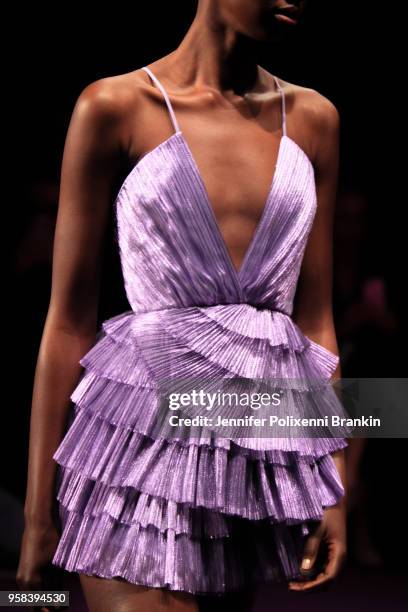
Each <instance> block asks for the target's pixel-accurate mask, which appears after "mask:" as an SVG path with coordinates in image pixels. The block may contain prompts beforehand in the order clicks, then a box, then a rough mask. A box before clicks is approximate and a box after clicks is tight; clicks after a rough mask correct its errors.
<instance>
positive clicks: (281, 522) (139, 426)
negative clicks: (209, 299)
mask: <svg viewBox="0 0 408 612" xmlns="http://www.w3.org/2000/svg"><path fill="white" fill-rule="evenodd" d="M337 361H338V357H337V356H336V355H334V354H333V353H331V352H330V351H328V350H327V349H325V348H323V347H322V346H320V345H318V344H316V343H315V342H313V341H311V340H310V339H309V338H307V337H306V336H305V335H303V334H302V332H301V330H300V329H299V328H298V327H297V326H296V325H295V323H294V322H293V321H292V320H291V319H290V317H289V316H287V315H285V314H283V313H279V312H273V311H268V310H265V311H259V310H257V309H255V308H254V307H252V306H249V305H246V304H236V305H235V304H233V305H220V306H214V307H207V308H204V307H203V308H201V307H189V308H180V309H172V310H163V311H156V312H149V313H139V314H137V313H134V312H132V311H130V312H127V313H123V314H121V315H117V316H116V317H113V318H111V319H109V320H107V321H105V322H104V324H103V334H102V336H101V337H100V338H99V339H98V341H97V342H96V344H95V345H94V346H93V347H92V348H91V349H90V350H89V351H88V353H87V354H86V355H84V357H83V358H82V359H81V364H82V365H83V366H84V368H85V370H84V372H83V375H82V377H81V379H80V381H79V382H78V385H77V386H76V388H75V390H74V391H73V393H72V395H71V399H72V402H73V407H74V411H73V416H74V418H73V421H72V423H71V425H70V427H69V429H68V432H67V433H66V435H65V437H64V439H63V440H62V442H61V444H60V446H59V448H58V449H57V451H56V453H55V455H54V458H55V460H56V461H57V462H58V463H59V464H60V472H59V475H60V480H59V489H58V500H59V503H60V513H61V520H62V527H63V530H62V534H61V539H60V542H59V545H58V548H57V550H56V553H55V556H54V559H53V563H54V564H55V565H59V566H61V567H64V568H65V569H67V570H68V571H76V572H80V573H85V574H92V575H98V576H102V577H106V578H109V577H115V576H120V577H123V578H124V579H126V580H128V581H130V582H133V583H136V584H142V585H146V586H152V587H164V588H170V589H173V590H182V591H187V592H191V593H222V592H226V591H231V590H235V589H239V588H241V587H242V586H244V585H245V584H247V583H248V582H252V581H262V580H276V581H278V580H287V579H291V578H295V577H296V576H298V575H299V558H300V555H301V550H302V545H303V541H304V538H305V537H306V536H307V534H308V532H309V527H310V525H309V522H310V521H316V520H319V519H321V517H322V514H323V511H324V508H325V507H328V506H331V505H333V504H335V503H337V502H338V501H339V499H340V498H341V497H342V495H343V493H344V491H343V487H342V484H341V481H340V478H339V475H338V473H337V470H336V466H335V463H334V461H333V458H332V457H331V455H330V453H332V452H333V451H335V450H337V449H340V448H344V447H345V446H346V441H345V440H344V438H291V439H286V438H273V439H272V438H256V437H251V436H249V437H246V438H245V439H240V438H234V439H227V438H211V439H209V438H208V437H205V436H203V437H191V438H188V437H185V438H183V439H165V438H162V437H158V436H157V435H156V436H155V433H154V432H155V420H156V419H155V417H156V416H157V410H158V385H157V381H160V380H162V379H163V378H166V377H172V376H178V375H181V374H182V376H183V377H184V376H191V377H194V376H196V375H197V376H199V377H202V376H205V377H208V378H210V379H211V378H212V379H214V380H216V379H218V380H227V379H229V378H230V379H231V378H234V377H237V376H238V377H244V378H249V379H252V378H268V377H269V378H276V377H277V378H282V379H287V378H291V379H292V378H293V379H299V380H302V381H303V382H304V383H305V384H306V388H305V389H297V390H296V391H295V392H294V395H296V394H299V395H296V397H297V400H296V405H299V398H301V397H303V396H302V393H303V392H306V391H307V381H308V380H311V381H312V380H326V381H327V380H328V379H329V378H330V376H331V374H332V372H333V371H334V369H335V367H336V365H337ZM318 408H319V407H318V406H317V410H318ZM333 409H335V406H334V407H333Z"/></svg>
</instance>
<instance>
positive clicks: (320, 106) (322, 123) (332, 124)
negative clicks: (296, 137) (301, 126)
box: [297, 86, 340, 134]
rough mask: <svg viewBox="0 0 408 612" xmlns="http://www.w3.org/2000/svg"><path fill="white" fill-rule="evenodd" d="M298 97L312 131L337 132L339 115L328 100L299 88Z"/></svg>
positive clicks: (316, 93)
mask: <svg viewBox="0 0 408 612" xmlns="http://www.w3.org/2000/svg"><path fill="white" fill-rule="evenodd" d="M297 88H299V86H297ZM298 96H299V99H301V100H302V106H303V108H304V111H305V112H306V113H307V118H308V120H309V121H310V122H311V124H312V127H313V128H314V129H316V130H318V131H319V132H323V133H325V134H329V133H335V132H337V131H338V129H339V127H340V113H339V111H338V109H337V107H336V106H335V104H334V103H333V102H332V101H331V100H330V99H329V98H327V97H326V96H324V95H323V94H321V93H320V92H318V91H316V90H315V89H311V88H308V87H300V88H299V92H298Z"/></svg>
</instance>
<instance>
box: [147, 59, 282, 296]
mask: <svg viewBox="0 0 408 612" xmlns="http://www.w3.org/2000/svg"><path fill="white" fill-rule="evenodd" d="M142 70H144V71H145V72H146V73H147V74H148V75H149V76H150V78H151V80H152V81H153V82H154V83H155V84H156V86H157V87H158V88H159V90H160V91H161V93H162V95H163V98H164V100H165V102H166V106H167V109H168V111H169V115H170V119H171V122H172V124H173V127H174V130H175V131H174V133H173V134H172V136H170V137H169V138H167V140H165V141H164V142H163V143H162V145H163V146H164V145H165V144H166V143H170V142H171V141H172V140H173V138H179V139H180V142H181V143H182V145H183V147H184V151H185V152H186V154H187V158H188V160H189V167H190V168H191V169H192V171H193V173H194V177H195V180H196V184H197V186H198V187H199V188H200V191H201V194H202V197H201V198H198V200H199V203H200V205H201V206H204V208H205V210H204V213H205V215H206V216H207V218H208V220H209V222H210V223H211V225H212V227H213V230H214V233H215V234H216V236H217V239H218V240H217V242H218V246H219V248H220V250H221V251H222V255H223V258H224V261H225V263H226V265H227V266H228V268H229V269H230V272H231V275H232V278H233V279H234V281H235V284H236V286H237V287H238V288H241V287H242V278H243V275H244V272H245V271H246V269H247V266H248V263H249V261H250V256H251V254H252V252H253V249H254V248H255V245H256V242H257V240H258V239H259V238H260V235H261V232H262V230H263V227H264V226H265V223H266V220H267V217H268V214H269V209H270V207H271V205H272V202H273V193H274V190H275V185H276V183H277V179H278V176H279V171H280V166H281V157H282V152H283V148H284V145H285V142H286V141H287V140H290V138H289V137H288V136H287V134H286V111H285V93H284V91H283V89H282V87H281V85H280V83H279V81H278V79H277V77H275V75H272V77H273V80H274V82H275V86H276V89H277V90H278V91H279V94H280V97H281V104H282V110H281V112H282V135H281V138H280V140H279V145H278V153H277V158H276V163H275V168H274V172H273V175H272V178H271V180H270V183H269V187H268V192H267V195H266V200H265V202H264V205H263V208H262V212H261V216H260V218H259V221H258V223H257V224H256V227H255V229H254V232H253V234H252V237H251V239H250V241H249V244H248V246H247V248H246V250H245V253H244V256H243V259H242V261H241V264H240V266H239V267H238V268H236V267H235V265H234V263H233V261H232V257H231V253H230V251H229V248H228V246H227V243H226V241H225V238H224V236H223V234H222V232H221V229H220V226H219V223H218V221H217V218H216V215H215V210H214V206H213V204H212V202H211V199H210V197H209V192H208V189H207V187H206V184H205V182H204V179H203V176H202V174H201V171H200V168H199V166H198V164H197V162H196V160H195V157H194V154H193V152H192V150H191V148H190V145H189V144H188V142H187V140H186V138H185V136H184V134H183V131H182V130H181V129H180V126H179V123H178V121H177V117H176V114H175V112H174V110H173V106H172V104H171V102H170V98H169V96H168V94H167V91H166V89H165V88H164V86H163V85H162V83H161V82H160V81H159V79H158V78H157V77H156V75H155V74H154V73H153V72H152V70H151V69H150V68H149V67H148V66H143V67H142ZM160 146H161V145H158V146H157V147H155V149H153V151H151V153H153V152H154V151H156V150H158V149H159V148H160ZM148 155H149V153H147V154H146V155H144V156H143V157H142V159H141V160H139V162H138V163H137V164H136V165H137V166H138V165H139V163H140V161H142V160H143V159H145V158H146V157H147V156H148Z"/></svg>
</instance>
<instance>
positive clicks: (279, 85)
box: [272, 74, 286, 136]
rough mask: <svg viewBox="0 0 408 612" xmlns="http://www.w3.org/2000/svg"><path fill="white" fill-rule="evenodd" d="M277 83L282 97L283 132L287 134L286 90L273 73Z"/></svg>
mask: <svg viewBox="0 0 408 612" xmlns="http://www.w3.org/2000/svg"><path fill="white" fill-rule="evenodd" d="M272 76H273V78H274V81H275V84H276V87H277V88H278V90H279V93H280V95H281V99H282V134H283V135H284V136H286V106H285V92H284V90H283V87H282V86H281V84H280V83H279V81H278V79H277V78H276V76H275V75H274V74H273V75H272Z"/></svg>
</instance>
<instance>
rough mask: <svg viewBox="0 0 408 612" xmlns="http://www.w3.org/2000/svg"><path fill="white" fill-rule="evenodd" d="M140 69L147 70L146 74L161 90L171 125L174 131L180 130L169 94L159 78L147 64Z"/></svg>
mask: <svg viewBox="0 0 408 612" xmlns="http://www.w3.org/2000/svg"><path fill="white" fill-rule="evenodd" d="M142 70H144V71H145V72H147V74H148V75H149V76H150V78H151V79H152V80H153V81H154V83H156V85H157V87H158V88H159V89H160V91H161V92H162V94H163V98H164V101H165V102H166V105H167V108H168V111H169V114H170V118H171V122H172V124H173V127H174V129H175V131H176V133H179V132H181V130H180V126H179V124H178V121H177V118H176V114H175V112H174V110H173V107H172V105H171V102H170V98H169V96H168V94H167V91H166V90H165V89H164V87H163V85H162V84H161V83H160V81H159V79H158V78H157V77H156V76H155V75H154V74H153V72H152V71H151V70H150V68H148V67H147V66H143V67H142Z"/></svg>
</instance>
